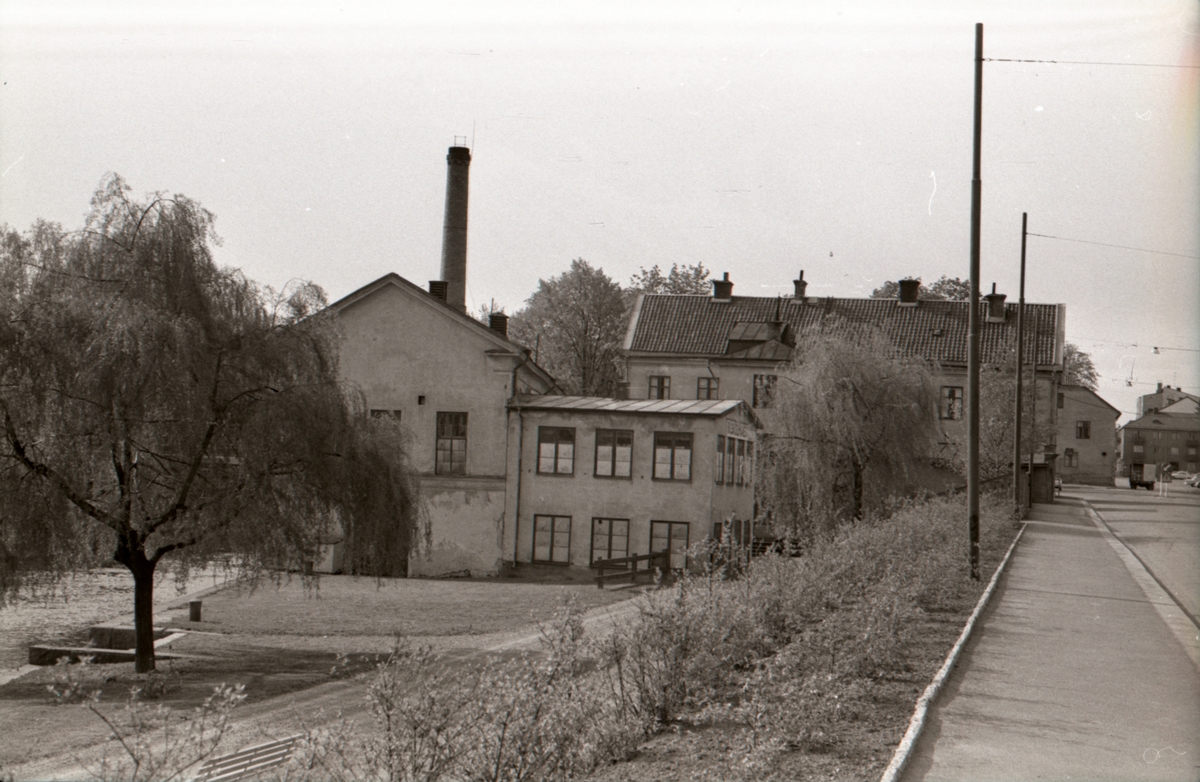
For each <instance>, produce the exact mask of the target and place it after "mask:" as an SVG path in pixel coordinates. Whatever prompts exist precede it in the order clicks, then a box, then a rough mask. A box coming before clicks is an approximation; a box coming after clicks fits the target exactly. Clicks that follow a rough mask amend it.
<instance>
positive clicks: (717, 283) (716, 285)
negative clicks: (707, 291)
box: [712, 272, 733, 301]
mask: <svg viewBox="0 0 1200 782" xmlns="http://www.w3.org/2000/svg"><path fill="white" fill-rule="evenodd" d="M712 284H713V301H730V300H732V299H733V283H732V282H730V281H729V272H725V276H724V277H722V278H721V279H719V280H713V281H712Z"/></svg>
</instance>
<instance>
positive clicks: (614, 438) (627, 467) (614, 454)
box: [593, 429, 633, 478]
mask: <svg viewBox="0 0 1200 782" xmlns="http://www.w3.org/2000/svg"><path fill="white" fill-rule="evenodd" d="M632 463H633V432H632V431H630V430H627V429H597V430H596V469H595V470H594V471H593V474H594V475H595V476H596V477H597V478H629V477H631V475H632V474H633V471H632V469H631V465H632Z"/></svg>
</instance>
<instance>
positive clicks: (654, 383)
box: [649, 375, 671, 399]
mask: <svg viewBox="0 0 1200 782" xmlns="http://www.w3.org/2000/svg"><path fill="white" fill-rule="evenodd" d="M649 397H650V398H651V399H670V398H671V376H670V375H651V376H650V394H649Z"/></svg>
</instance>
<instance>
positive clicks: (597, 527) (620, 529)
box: [592, 519, 629, 564]
mask: <svg viewBox="0 0 1200 782" xmlns="http://www.w3.org/2000/svg"><path fill="white" fill-rule="evenodd" d="M627 556H629V519H592V563H593V564H595V563H596V562H599V561H600V560H602V559H621V558H622V557H627Z"/></svg>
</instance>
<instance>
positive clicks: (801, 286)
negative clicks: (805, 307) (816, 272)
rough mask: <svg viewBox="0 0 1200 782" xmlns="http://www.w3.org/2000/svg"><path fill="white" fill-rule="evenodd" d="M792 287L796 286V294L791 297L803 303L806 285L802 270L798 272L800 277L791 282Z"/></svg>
mask: <svg viewBox="0 0 1200 782" xmlns="http://www.w3.org/2000/svg"><path fill="white" fill-rule="evenodd" d="M792 285H795V286H796V293H795V295H794V296H793V297H792V298H794V299H799V300H800V301H804V291H805V290H806V289H807V288H808V283H807V282H805V281H804V270H803V269H801V270H800V276H799V277H798V278H796V279H794V280H792Z"/></svg>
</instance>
